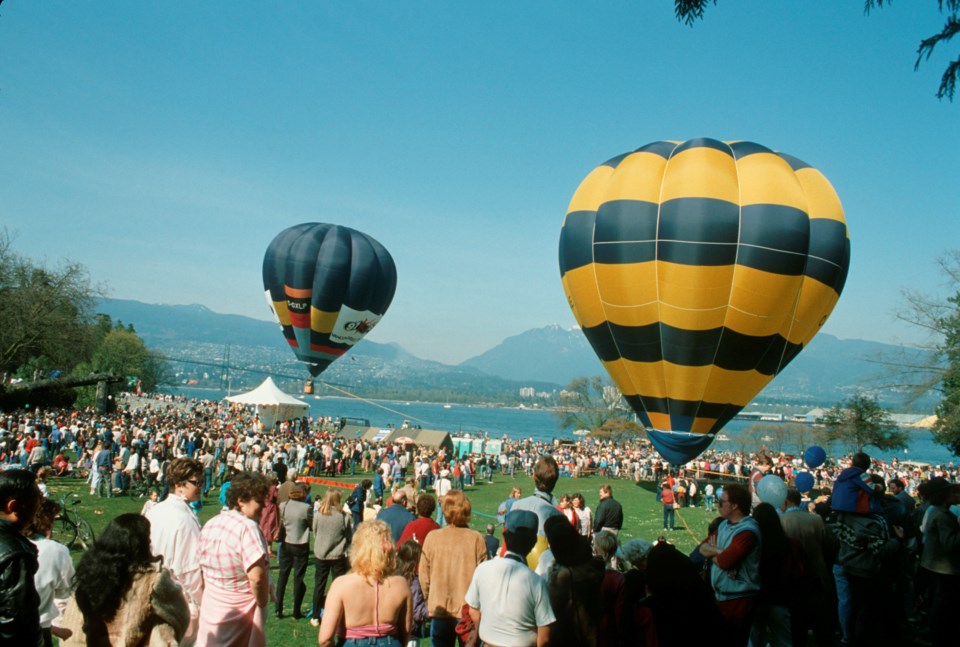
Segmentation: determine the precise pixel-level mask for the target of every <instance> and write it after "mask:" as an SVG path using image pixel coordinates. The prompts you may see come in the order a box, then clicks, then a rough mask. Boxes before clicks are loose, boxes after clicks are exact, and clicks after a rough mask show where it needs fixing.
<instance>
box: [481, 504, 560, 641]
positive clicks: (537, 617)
mask: <svg viewBox="0 0 960 647" xmlns="http://www.w3.org/2000/svg"><path fill="white" fill-rule="evenodd" d="M538 526H539V519H538V518H537V515H536V514H534V513H533V512H530V511H529V510H511V511H510V513H509V514H507V527H506V530H504V533H503V540H504V543H505V544H506V546H507V552H506V553H505V554H504V556H503V557H496V558H494V559H491V560H488V561H486V562H483V563H481V564H480V565H479V566H477V569H476V570H475V571H474V573H473V579H472V580H471V582H470V587H469V588H468V589H467V595H466V602H467V604H468V605H470V618H471V619H472V620H473V622H474V624H476V625H477V627H479V635H480V640H482V641H483V643H484V644H485V645H489V646H491V647H533V646H534V645H536V646H537V647H542V646H544V645H546V644H547V643H548V642H549V641H550V625H551V624H553V623H554V622H556V617H555V616H554V614H553V608H552V607H551V606H550V596H549V594H548V593H547V584H546V581H545V580H544V579H543V578H541V577H540V576H539V575H537V574H536V573H534V572H533V571H532V570H530V568H529V567H528V566H527V562H526V556H527V553H529V552H530V550H531V549H532V548H533V547H534V545H535V544H536V543H537V527H538Z"/></svg>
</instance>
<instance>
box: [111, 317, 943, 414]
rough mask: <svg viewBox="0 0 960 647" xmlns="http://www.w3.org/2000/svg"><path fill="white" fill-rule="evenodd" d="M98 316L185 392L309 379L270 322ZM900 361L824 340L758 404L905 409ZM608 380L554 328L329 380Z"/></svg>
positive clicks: (376, 351) (441, 385)
mask: <svg viewBox="0 0 960 647" xmlns="http://www.w3.org/2000/svg"><path fill="white" fill-rule="evenodd" d="M98 310H99V311H100V312H104V313H106V314H109V315H110V316H111V317H112V318H113V319H114V320H115V321H117V320H120V321H123V322H124V323H132V324H133V325H134V327H135V328H136V330H137V332H138V333H139V334H140V335H141V336H142V337H143V339H144V341H145V342H146V343H147V345H148V346H149V347H151V348H156V349H158V350H160V351H162V352H164V353H165V354H167V355H168V357H171V358H172V359H176V360H180V361H179V363H178V364H177V365H176V366H177V371H178V380H179V381H180V382H181V383H187V382H188V381H196V382H197V383H198V384H199V385H202V386H214V387H215V386H217V381H218V380H222V379H223V376H224V375H225V374H226V372H225V371H224V370H223V369H222V366H223V365H224V364H229V365H230V366H231V367H233V368H232V369H231V371H230V372H229V374H230V379H231V380H232V381H233V386H234V387H237V386H239V385H243V384H255V383H258V382H259V381H260V380H262V379H263V376H264V375H267V374H269V375H274V376H275V379H278V380H280V381H282V380H284V379H286V380H288V386H287V387H286V388H287V389H288V390H294V389H297V388H299V383H300V382H302V380H303V378H304V377H306V375H307V373H306V371H305V370H304V367H303V366H302V365H301V364H300V363H299V362H297V361H296V359H295V358H294V356H293V353H291V352H290V349H289V348H287V347H286V344H285V343H284V342H283V340H282V336H281V334H280V332H279V330H278V329H277V326H276V325H275V324H273V323H270V322H266V321H258V320H256V319H251V318H249V317H243V316H239V315H223V314H218V313H216V312H213V311H212V310H210V309H209V308H206V307H204V306H202V305H187V306H169V305H149V304H145V303H140V302H137V301H126V300H120V299H104V300H103V301H102V302H101V303H100V307H99V308H98ZM228 345H229V349H228V348H227V346H228ZM900 351H903V352H906V353H907V354H908V357H909V356H910V354H914V355H915V356H916V357H915V359H916V361H922V358H921V355H922V353H921V351H915V350H910V349H906V350H904V349H901V348H900V347H897V346H892V345H889V344H881V343H877V342H868V341H863V340H856V339H853V340H841V339H837V338H836V337H833V336H831V335H825V334H822V333H821V334H819V335H817V336H816V337H815V338H814V339H813V342H812V343H811V344H810V345H809V346H808V347H807V348H806V349H804V351H803V352H802V353H800V355H798V356H797V358H796V359H794V360H793V362H792V363H791V364H790V365H789V366H787V368H786V369H784V371H783V373H781V374H780V375H779V376H777V378H776V379H774V380H773V382H771V383H770V384H769V385H768V386H767V387H766V388H765V389H764V390H763V392H762V393H761V394H760V395H759V396H758V397H757V401H758V402H785V403H802V404H819V405H832V404H835V403H836V402H839V401H840V400H842V399H844V398H846V397H848V396H849V395H851V394H852V393H853V392H855V391H856V390H858V389H867V390H871V391H872V393H873V394H874V395H875V396H876V397H877V398H878V399H879V400H880V402H881V403H883V404H884V405H886V406H900V405H901V404H902V402H903V401H904V399H905V398H904V394H902V393H898V392H895V391H893V390H892V389H890V388H888V387H885V386H884V383H885V381H886V380H884V378H883V375H882V374H883V370H882V368H881V367H880V365H879V364H877V363H876V362H875V361H871V360H876V359H877V358H879V357H880V356H882V355H883V356H891V355H894V354H896V353H897V352H900ZM228 352H229V358H228V357H227V356H226V353H228ZM604 373H605V372H604V370H603V366H602V365H601V364H600V361H599V360H598V359H597V357H596V355H594V353H593V349H592V348H591V347H590V345H589V344H588V343H587V340H586V338H585V337H584V336H583V334H582V333H581V332H580V330H578V329H574V330H567V329H563V328H561V327H559V326H557V325H551V326H545V327H543V328H536V329H533V330H528V331H526V332H523V333H521V334H519V335H515V336H513V337H509V338H507V339H505V340H503V342H501V343H500V344H498V345H497V346H495V347H494V348H491V349H490V350H488V351H487V352H485V353H482V354H481V355H478V356H477V357H473V358H471V359H469V360H467V361H465V362H463V363H461V364H460V365H459V366H449V365H447V364H442V363H440V362H434V361H429V360H424V359H420V358H419V357H416V356H414V355H411V354H410V353H408V352H407V351H406V350H404V349H403V348H402V347H400V346H399V345H397V344H378V343H376V342H372V341H369V340H363V341H361V342H360V343H359V344H357V346H356V347H355V348H354V349H353V350H351V351H350V353H349V354H348V355H346V356H345V357H344V358H343V359H341V360H339V361H337V362H334V363H333V364H332V365H331V367H330V368H329V369H328V370H327V371H326V372H325V373H324V374H323V379H324V380H325V381H327V382H330V383H332V384H335V385H340V386H342V387H343V388H346V389H348V390H350V391H351V392H353V393H357V394H361V395H366V396H369V397H379V398H392V399H401V400H430V401H441V402H448V401H449V402H476V401H498V402H515V401H518V397H519V389H520V387H524V386H530V387H534V389H536V390H537V391H538V392H547V393H552V392H556V391H558V390H559V389H561V388H562V387H563V386H564V385H566V384H568V383H569V382H570V380H571V379H573V378H575V377H578V376H582V375H600V374H604ZM934 404H935V402H934V401H933V400H932V398H927V399H926V400H923V401H921V402H919V403H918V407H919V408H920V410H930V409H932V407H933V405H934Z"/></svg>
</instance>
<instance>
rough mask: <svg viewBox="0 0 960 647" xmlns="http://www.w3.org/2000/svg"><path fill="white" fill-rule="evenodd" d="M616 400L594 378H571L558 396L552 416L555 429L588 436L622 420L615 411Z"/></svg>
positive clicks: (611, 391) (609, 389)
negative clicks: (583, 431)
mask: <svg viewBox="0 0 960 647" xmlns="http://www.w3.org/2000/svg"><path fill="white" fill-rule="evenodd" d="M620 399H621V398H620V393H619V392H617V391H616V389H613V388H612V387H610V386H609V385H608V384H606V382H604V380H603V378H601V377H600V376H598V375H595V376H593V377H577V378H574V379H573V380H572V381H571V382H570V384H568V385H567V387H566V388H565V389H564V390H563V391H562V392H561V394H560V408H559V409H558V410H557V411H556V412H555V413H554V415H555V416H556V418H557V425H558V426H559V427H560V428H561V429H586V430H588V431H591V432H593V431H596V430H598V429H601V428H602V427H603V426H604V425H605V424H607V423H608V422H610V421H611V420H614V419H616V418H624V417H625V416H624V412H623V411H622V410H619V409H618V408H617V405H618V404H619V403H620ZM638 426H639V425H638Z"/></svg>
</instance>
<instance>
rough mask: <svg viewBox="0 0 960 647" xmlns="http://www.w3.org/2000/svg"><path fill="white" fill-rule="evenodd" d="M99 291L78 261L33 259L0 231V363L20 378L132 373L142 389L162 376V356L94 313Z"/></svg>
mask: <svg viewBox="0 0 960 647" xmlns="http://www.w3.org/2000/svg"><path fill="white" fill-rule="evenodd" d="M101 293H102V291H101V290H100V289H99V288H97V287H95V286H93V285H92V284H91V282H90V279H89V276H88V275H87V271H86V268H84V267H83V266H82V265H80V264H77V263H65V264H63V265H62V266H61V267H58V268H56V269H50V268H48V267H44V266H42V265H37V264H36V263H35V262H34V261H31V260H30V259H28V258H26V257H24V256H21V255H20V254H18V253H16V252H15V251H14V249H13V239H12V237H11V236H10V234H9V233H8V232H7V231H6V230H2V231H0V371H3V372H6V373H8V374H11V375H16V376H17V377H20V378H23V379H25V380H35V379H38V378H40V377H47V376H48V375H49V374H50V373H52V372H54V371H59V372H60V374H61V375H66V374H68V373H70V374H72V375H74V376H84V375H88V374H90V373H93V372H103V373H118V374H120V375H125V376H135V377H136V378H138V379H139V380H141V384H142V387H143V388H144V390H154V389H155V388H156V387H157V385H158V384H160V383H162V382H164V381H168V373H169V368H168V365H167V363H166V361H165V359H164V358H163V356H161V355H159V354H157V353H154V352H152V351H149V350H148V349H147V348H146V346H144V343H143V340H142V339H140V337H139V336H138V335H137V333H136V331H135V330H134V328H133V326H132V325H130V324H128V325H126V326H124V324H123V322H117V323H116V325H114V323H113V321H111V319H110V317H109V316H108V315H105V314H94V306H95V303H96V299H97V297H99V296H100V295H101ZM81 397H83V394H82V393H81Z"/></svg>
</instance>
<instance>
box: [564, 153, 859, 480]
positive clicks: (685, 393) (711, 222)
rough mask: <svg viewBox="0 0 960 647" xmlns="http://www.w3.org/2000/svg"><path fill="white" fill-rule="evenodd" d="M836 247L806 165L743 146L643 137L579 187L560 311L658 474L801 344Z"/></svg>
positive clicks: (823, 198) (820, 186) (821, 184)
mask: <svg viewBox="0 0 960 647" xmlns="http://www.w3.org/2000/svg"><path fill="white" fill-rule="evenodd" d="M849 254H850V246H849V238H848V235H847V226H846V221H845V219H844V216H843V209H842V207H841V205H840V201H839V199H838V198H837V195H836V192H835V191H834V190H833V187H832V186H830V183H829V182H828V181H827V180H826V178H825V177H824V176H823V175H822V174H821V173H820V172H819V171H817V170H816V169H814V168H812V167H810V166H809V165H808V164H805V163H804V162H801V161H800V160H798V159H796V158H793V157H790V156H788V155H783V154H780V153H775V152H773V151H771V150H769V149H767V148H764V147H763V146H760V145H758V144H754V143H751V142H730V143H725V142H720V141H717V140H713V139H694V140H690V141H687V142H683V143H680V142H667V141H661V142H654V143H652V144H649V145H647V146H644V147H642V148H640V149H637V150H636V151H634V152H632V153H627V154H624V155H620V156H618V157H615V158H613V159H611V160H609V161H608V162H606V163H604V164H602V165H601V166H599V167H597V168H596V169H594V171H593V172H591V173H590V174H589V175H588V176H587V177H586V179H584V180H583V182H582V183H581V184H580V187H579V188H578V189H577V191H576V193H575V194H574V196H573V199H572V200H571V202H570V207H569V209H568V212H567V216H566V219H565V220H564V224H563V229H562V231H561V234H560V254H559V255H560V273H561V276H562V280H563V287H564V291H565V292H566V295H567V300H568V303H569V304H570V307H571V308H572V310H573V313H574V316H575V317H576V319H577V321H578V323H579V324H580V327H581V328H582V330H583V332H584V334H585V335H586V337H587V339H588V340H589V341H590V344H591V345H592V346H593V349H594V351H595V352H596V353H597V355H598V356H599V358H600V360H601V361H602V362H603V364H604V366H605V368H606V369H607V371H608V372H609V373H610V376H611V378H612V379H613V382H614V383H615V384H616V385H617V387H618V388H619V389H620V391H621V392H622V393H623V395H624V397H625V399H626V400H627V401H628V402H629V403H630V405H631V406H632V407H633V410H634V411H635V412H636V413H637V416H638V417H639V418H640V420H641V422H642V423H643V424H644V425H645V426H646V427H647V429H648V432H647V433H648V435H649V436H650V439H651V440H652V442H653V444H654V446H655V447H656V448H657V450H658V451H659V452H660V454H661V455H662V456H663V457H664V458H665V459H666V460H667V461H669V462H670V463H672V464H674V465H677V464H682V463H685V462H687V461H689V460H691V459H693V458H695V457H696V456H697V455H699V454H700V453H701V452H702V451H703V450H704V449H706V447H707V446H708V445H709V444H710V442H711V440H712V439H713V436H714V435H715V434H716V433H717V432H718V431H719V430H720V429H721V428H722V427H723V425H724V424H726V422H727V421H729V420H730V419H732V418H733V417H734V416H735V415H736V414H737V412H739V411H740V409H742V408H743V407H744V406H745V405H746V404H748V403H749V402H750V400H751V399H752V398H753V397H754V396H755V395H756V394H757V393H759V392H760V390H761V389H762V388H763V387H764V386H765V385H766V384H767V383H768V382H770V380H772V379H773V378H774V376H776V375H777V374H778V373H779V372H780V371H781V370H782V369H783V367H784V366H786V365H787V363H788V362H790V360H791V359H793V358H794V357H795V356H796V355H797V353H799V352H800V350H801V349H802V348H803V347H804V346H805V345H806V344H808V343H809V342H810V340H811V339H812V338H813V336H814V335H815V334H816V332H817V331H818V330H819V329H820V327H821V326H822V325H823V323H824V321H826V318H827V316H828V315H829V314H830V312H831V311H832V310H833V307H834V305H835V304H836V302H837V299H838V298H839V295H840V292H841V290H842V289H843V284H844V282H845V280H846V276H847V266H848V261H849Z"/></svg>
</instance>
